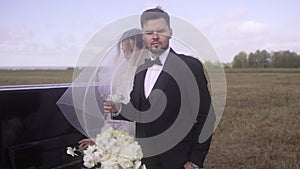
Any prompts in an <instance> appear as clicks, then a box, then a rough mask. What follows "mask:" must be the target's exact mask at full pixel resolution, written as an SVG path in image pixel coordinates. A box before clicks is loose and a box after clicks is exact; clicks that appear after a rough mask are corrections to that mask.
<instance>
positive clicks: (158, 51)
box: [147, 45, 169, 56]
mask: <svg viewBox="0 0 300 169" xmlns="http://www.w3.org/2000/svg"><path fill="white" fill-rule="evenodd" d="M168 48H169V45H168V46H166V47H164V48H155V47H150V48H149V47H147V49H148V50H149V51H150V52H151V53H152V54H153V55H155V56H160V55H161V54H163V53H164V52H165V51H166V50H167V49H168Z"/></svg>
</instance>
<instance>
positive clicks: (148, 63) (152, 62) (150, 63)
mask: <svg viewBox="0 0 300 169" xmlns="http://www.w3.org/2000/svg"><path fill="white" fill-rule="evenodd" d="M153 65H159V66H162V64H161V62H160V60H159V57H157V58H156V59H155V60H151V59H145V66H146V67H151V66H153Z"/></svg>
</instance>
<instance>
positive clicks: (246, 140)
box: [206, 72, 300, 169]
mask: <svg viewBox="0 0 300 169" xmlns="http://www.w3.org/2000/svg"><path fill="white" fill-rule="evenodd" d="M226 78H227V85H228V86H227V87H228V89H227V90H228V91H227V92H228V93H227V101H226V106H225V111H224V114H223V118H222V120H221V122H220V124H219V127H218V128H217V130H216V132H215V135H214V137H213V141H212V145H211V149H210V153H209V154H208V156H207V161H206V168H217V169H219V168H220V169H229V168H230V169H232V168H234V169H248V168H249V169H254V168H255V169H298V168H300V162H299V159H300V130H299V128H300V123H299V115H300V87H299V86H300V73H292V74H291V73H270V72H269V73H227V74H226Z"/></svg>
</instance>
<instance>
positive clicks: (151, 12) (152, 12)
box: [140, 6, 171, 28]
mask: <svg viewBox="0 0 300 169" xmlns="http://www.w3.org/2000/svg"><path fill="white" fill-rule="evenodd" d="M159 18H163V19H164V20H165V21H166V23H167V25H168V26H169V28H171V27H170V16H169V14H168V13H167V12H165V11H164V10H162V9H161V7H160V6H158V7H155V8H151V9H147V10H145V11H144V12H143V13H142V15H141V18H140V22H141V26H142V28H143V27H144V23H145V22H147V21H148V20H152V19H159Z"/></svg>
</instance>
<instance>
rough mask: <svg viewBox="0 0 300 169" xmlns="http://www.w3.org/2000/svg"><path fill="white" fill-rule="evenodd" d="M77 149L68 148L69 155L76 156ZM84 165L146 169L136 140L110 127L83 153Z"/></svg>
mask: <svg viewBox="0 0 300 169" xmlns="http://www.w3.org/2000/svg"><path fill="white" fill-rule="evenodd" d="M76 151H77V149H76V148H72V147H68V148H67V154H70V155H72V156H76V155H77V153H76ZM83 155H84V156H83V161H84V163H83V165H84V166H85V167H87V168H93V167H95V168H97V167H98V166H99V164H101V166H100V167H98V168H100V169H119V168H123V169H139V168H142V169H146V167H145V165H141V159H142V157H143V152H142V149H141V146H140V145H139V144H138V142H137V141H136V140H135V138H134V137H133V136H132V135H130V134H129V133H128V132H126V131H122V130H114V129H113V128H112V127H108V128H106V129H105V130H103V131H102V132H101V133H100V134H98V135H97V137H96V144H95V145H92V146H88V148H87V149H86V150H84V151H83Z"/></svg>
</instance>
